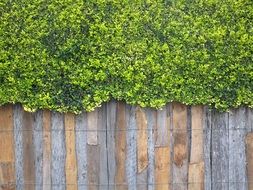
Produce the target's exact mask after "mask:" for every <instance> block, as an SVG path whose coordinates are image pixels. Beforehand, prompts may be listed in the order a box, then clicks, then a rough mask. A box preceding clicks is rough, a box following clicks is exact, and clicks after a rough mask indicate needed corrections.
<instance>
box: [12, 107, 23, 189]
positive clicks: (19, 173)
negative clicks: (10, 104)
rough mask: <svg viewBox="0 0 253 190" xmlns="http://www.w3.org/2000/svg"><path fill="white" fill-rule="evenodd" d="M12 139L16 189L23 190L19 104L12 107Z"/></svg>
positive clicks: (21, 114) (21, 134)
mask: <svg viewBox="0 0 253 190" xmlns="http://www.w3.org/2000/svg"><path fill="white" fill-rule="evenodd" d="M13 111H14V112H13V114H14V115H13V119H14V139H15V170H16V176H15V178H16V181H15V183H16V189H17V190H19V189H20V190H23V189H24V171H23V133H22V130H23V108H22V107H21V105H20V104H17V105H14V110H13Z"/></svg>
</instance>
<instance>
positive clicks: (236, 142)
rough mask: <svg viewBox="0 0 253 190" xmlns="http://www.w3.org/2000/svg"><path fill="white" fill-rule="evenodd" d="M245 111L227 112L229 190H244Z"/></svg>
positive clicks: (245, 179) (245, 182)
mask: <svg viewBox="0 0 253 190" xmlns="http://www.w3.org/2000/svg"><path fill="white" fill-rule="evenodd" d="M246 119H247V118H246V109H245V108H242V107H241V108H238V109H232V110H231V111H230V112H229V182H230V183H229V189H230V190H237V189H240V190H246V189H248V188H247V175H246V155H245V141H244V139H245V135H246V133H247V125H246Z"/></svg>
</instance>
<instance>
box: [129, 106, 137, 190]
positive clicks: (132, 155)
mask: <svg viewBox="0 0 253 190" xmlns="http://www.w3.org/2000/svg"><path fill="white" fill-rule="evenodd" d="M135 109H136V108H135V107H134V106H127V107H126V118H127V159H126V173H127V183H128V188H129V189H131V190H136V183H137V181H136V180H137V179H136V173H137V162H136V159H137V155H136V154H137V150H136V148H137V147H136V145H137V139H136V136H137V133H136V129H137V126H136V120H135Z"/></svg>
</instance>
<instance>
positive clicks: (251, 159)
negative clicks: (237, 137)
mask: <svg viewBox="0 0 253 190" xmlns="http://www.w3.org/2000/svg"><path fill="white" fill-rule="evenodd" d="M245 143H246V160H247V178H248V189H249V190H252V189H253V133H248V134H247V135H246V139H245Z"/></svg>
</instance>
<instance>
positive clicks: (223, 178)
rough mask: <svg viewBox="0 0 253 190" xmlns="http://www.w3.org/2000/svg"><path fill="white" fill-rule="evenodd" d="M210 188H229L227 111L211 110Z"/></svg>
mask: <svg viewBox="0 0 253 190" xmlns="http://www.w3.org/2000/svg"><path fill="white" fill-rule="evenodd" d="M211 121H212V137H211V138H212V145H211V146H212V149H211V157H212V163H211V164H212V171H211V173H212V189H222V190H228V189H229V183H228V182H229V176H228V174H229V131H228V113H227V112H225V113H221V112H218V111H217V110H213V112H212V116H211Z"/></svg>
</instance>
